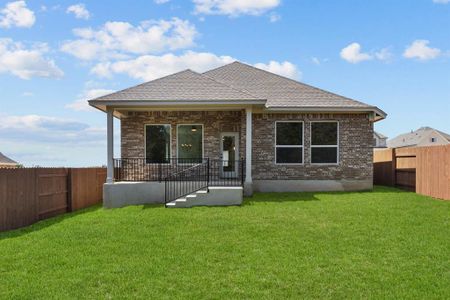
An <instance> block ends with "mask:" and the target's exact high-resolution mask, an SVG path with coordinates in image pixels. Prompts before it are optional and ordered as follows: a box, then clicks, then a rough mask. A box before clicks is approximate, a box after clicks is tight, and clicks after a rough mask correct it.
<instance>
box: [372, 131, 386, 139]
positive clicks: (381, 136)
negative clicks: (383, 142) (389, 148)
mask: <svg viewBox="0 0 450 300" xmlns="http://www.w3.org/2000/svg"><path fill="white" fill-rule="evenodd" d="M373 134H374V135H376V136H377V137H378V138H379V139H387V136H385V135H383V134H381V133H379V132H378V131H374V132H373Z"/></svg>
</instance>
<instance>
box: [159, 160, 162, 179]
mask: <svg viewBox="0 0 450 300" xmlns="http://www.w3.org/2000/svg"><path fill="white" fill-rule="evenodd" d="M161 180H162V170H161V163H158V181H159V182H161Z"/></svg>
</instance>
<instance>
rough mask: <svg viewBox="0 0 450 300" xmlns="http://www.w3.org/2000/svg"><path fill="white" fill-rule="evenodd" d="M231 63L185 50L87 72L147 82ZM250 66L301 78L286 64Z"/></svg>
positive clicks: (99, 66)
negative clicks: (177, 53)
mask: <svg viewBox="0 0 450 300" xmlns="http://www.w3.org/2000/svg"><path fill="white" fill-rule="evenodd" d="M233 61H236V59H235V58H233V57H231V56H225V55H224V56H217V55H215V54H213V53H208V52H194V51H187V52H185V53H183V54H181V55H175V54H172V53H170V54H164V55H161V56H156V55H143V56H139V57H137V58H136V59H130V60H122V61H116V62H101V63H98V64H97V65H95V66H94V67H93V68H92V69H91V73H93V74H96V75H97V76H99V77H105V78H111V77H112V76H113V75H114V74H126V75H128V76H130V77H132V78H136V79H140V80H144V81H149V80H153V79H156V78H160V77H162V76H166V75H170V74H173V73H176V72H179V71H182V70H185V69H192V70H194V71H196V72H205V71H208V70H210V69H213V68H217V67H220V66H222V65H225V64H229V63H232V62H233ZM254 66H255V67H257V68H260V69H263V70H267V71H269V72H273V73H276V74H279V75H282V76H286V77H289V78H294V79H298V78H299V77H300V76H301V73H300V71H299V70H298V69H297V67H296V66H295V65H294V64H292V63H290V62H287V61H285V62H282V63H280V62H276V61H270V62H269V63H268V64H263V63H257V64H255V65H254Z"/></svg>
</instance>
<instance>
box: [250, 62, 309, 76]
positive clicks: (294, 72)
mask: <svg viewBox="0 0 450 300" xmlns="http://www.w3.org/2000/svg"><path fill="white" fill-rule="evenodd" d="M254 66H255V67H257V68H259V69H262V70H266V71H269V72H272V73H275V74H278V75H281V76H284V77H288V78H292V79H300V78H301V72H300V71H299V70H298V69H297V67H296V66H295V65H294V64H293V63H291V62H288V61H284V62H281V63H280V62H277V61H273V60H271V61H270V62H269V63H268V64H264V63H257V64H255V65H254Z"/></svg>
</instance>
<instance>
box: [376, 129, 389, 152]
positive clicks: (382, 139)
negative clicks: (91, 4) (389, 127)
mask: <svg viewBox="0 0 450 300" xmlns="http://www.w3.org/2000/svg"><path fill="white" fill-rule="evenodd" d="M373 140H374V141H373V143H374V147H375V148H386V147H387V136H385V135H382V134H381V133H379V132H376V131H374V132H373Z"/></svg>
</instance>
